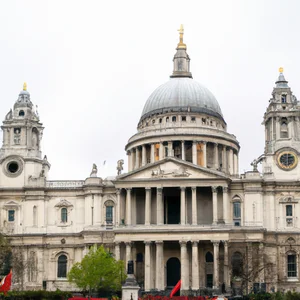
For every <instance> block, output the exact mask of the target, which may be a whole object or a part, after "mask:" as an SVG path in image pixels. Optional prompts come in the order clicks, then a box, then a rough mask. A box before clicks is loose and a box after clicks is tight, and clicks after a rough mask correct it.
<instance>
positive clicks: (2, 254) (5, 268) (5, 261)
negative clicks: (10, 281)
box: [0, 233, 12, 275]
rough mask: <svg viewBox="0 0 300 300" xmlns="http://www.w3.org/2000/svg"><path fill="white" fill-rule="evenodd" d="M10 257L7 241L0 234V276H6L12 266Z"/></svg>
mask: <svg viewBox="0 0 300 300" xmlns="http://www.w3.org/2000/svg"><path fill="white" fill-rule="evenodd" d="M11 260H12V255H11V248H10V245H9V241H8V240H7V238H6V236H4V235H3V234H2V233H0V275H7V274H8V273H9V271H10V269H11V266H12V261H11Z"/></svg>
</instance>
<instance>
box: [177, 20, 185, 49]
mask: <svg viewBox="0 0 300 300" xmlns="http://www.w3.org/2000/svg"><path fill="white" fill-rule="evenodd" d="M178 31H179V44H183V33H184V29H183V25H182V24H181V25H180V28H179V29H178Z"/></svg>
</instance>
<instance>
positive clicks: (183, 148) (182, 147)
mask: <svg viewBox="0 0 300 300" xmlns="http://www.w3.org/2000/svg"><path fill="white" fill-rule="evenodd" d="M181 159H182V160H185V146H184V141H181Z"/></svg>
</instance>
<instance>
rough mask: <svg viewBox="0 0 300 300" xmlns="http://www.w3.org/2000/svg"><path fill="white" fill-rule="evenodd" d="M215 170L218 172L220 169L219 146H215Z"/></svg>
mask: <svg viewBox="0 0 300 300" xmlns="http://www.w3.org/2000/svg"><path fill="white" fill-rule="evenodd" d="M214 168H215V169H216V170H218V169H219V152H218V144H217V143H215V144H214Z"/></svg>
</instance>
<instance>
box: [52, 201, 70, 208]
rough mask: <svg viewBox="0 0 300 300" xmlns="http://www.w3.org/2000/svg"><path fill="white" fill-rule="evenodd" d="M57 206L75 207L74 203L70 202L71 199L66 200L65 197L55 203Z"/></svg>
mask: <svg viewBox="0 0 300 300" xmlns="http://www.w3.org/2000/svg"><path fill="white" fill-rule="evenodd" d="M55 207H57V208H61V207H68V208H73V204H72V203H70V202H69V201H67V200H65V199H61V200H60V201H59V202H58V203H57V204H56V205H55Z"/></svg>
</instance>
